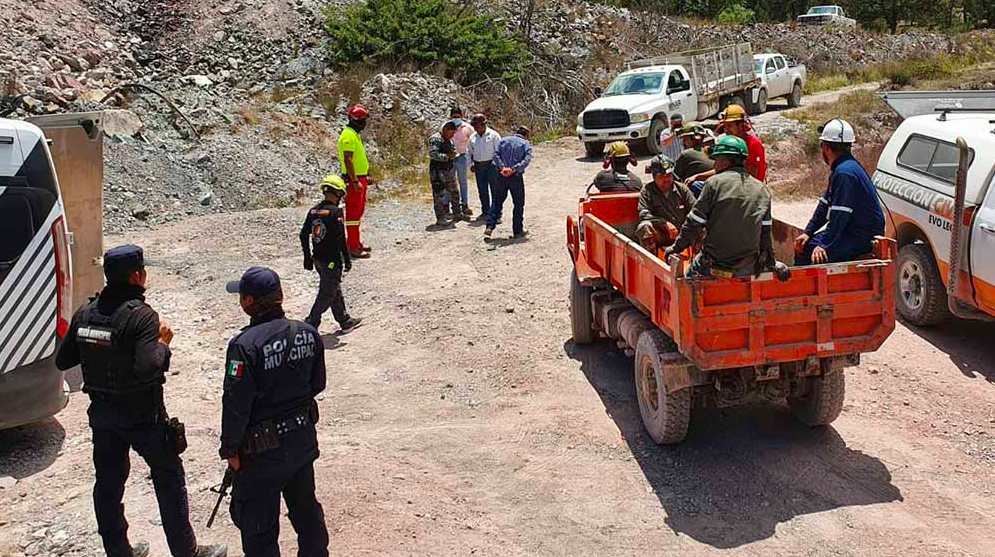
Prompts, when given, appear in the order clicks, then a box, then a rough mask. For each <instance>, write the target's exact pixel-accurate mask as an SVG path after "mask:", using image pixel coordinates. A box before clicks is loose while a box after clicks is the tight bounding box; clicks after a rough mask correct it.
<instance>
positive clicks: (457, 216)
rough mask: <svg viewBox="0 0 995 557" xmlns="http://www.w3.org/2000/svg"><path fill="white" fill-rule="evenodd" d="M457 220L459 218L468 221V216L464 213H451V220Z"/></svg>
mask: <svg viewBox="0 0 995 557" xmlns="http://www.w3.org/2000/svg"><path fill="white" fill-rule="evenodd" d="M458 220H461V221H464V222H470V217H468V216H466V214H465V213H460V214H458V215H453V222H456V221H458Z"/></svg>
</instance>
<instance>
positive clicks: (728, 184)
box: [666, 135, 775, 278]
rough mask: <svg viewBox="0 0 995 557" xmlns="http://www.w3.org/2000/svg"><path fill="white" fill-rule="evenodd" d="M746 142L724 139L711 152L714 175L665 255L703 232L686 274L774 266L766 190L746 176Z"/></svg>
mask: <svg viewBox="0 0 995 557" xmlns="http://www.w3.org/2000/svg"><path fill="white" fill-rule="evenodd" d="M747 156H748V150H747V147H746V142H745V141H743V140H742V139H740V138H738V137H735V136H733V135H726V136H725V137H723V138H722V139H720V140H719V141H718V143H716V145H715V147H714V148H713V149H712V150H711V157H712V158H714V159H715V172H716V174H715V176H712V177H711V178H709V179H708V180H706V181H705V186H704V188H703V189H702V191H701V196H700V197H698V200H697V201H696V202H695V204H694V207H693V208H692V209H691V212H690V213H688V218H687V220H686V221H684V226H683V227H682V228H681V232H680V234H679V235H678V237H677V240H676V241H675V242H674V245H672V246H670V247H669V248H667V251H666V256H667V257H669V256H670V255H672V254H674V253H680V252H682V251H684V250H685V249H687V248H688V247H690V246H691V245H692V244H694V243H695V242H696V241H697V240H698V238H699V236H700V235H701V231H702V229H707V231H708V234H707V235H706V236H705V239H704V242H703V246H702V251H701V253H699V254H698V255H697V256H696V257H695V258H694V260H693V261H692V262H691V265H690V267H689V268H688V271H687V273H686V276H716V277H721V278H732V277H734V276H735V277H745V276H750V275H753V274H758V273H760V272H761V271H762V270H767V269H773V268H774V265H775V261H774V251H773V243H772V239H771V235H770V231H771V225H772V224H773V221H772V219H771V208H770V205H771V197H772V196H771V193H770V189H769V188H768V187H767V186H765V185H764V184H763V183H762V182H760V181H759V180H757V179H756V178H754V177H752V176H750V174H749V172H747V170H746V167H745V166H744V163H745V161H746V158H747Z"/></svg>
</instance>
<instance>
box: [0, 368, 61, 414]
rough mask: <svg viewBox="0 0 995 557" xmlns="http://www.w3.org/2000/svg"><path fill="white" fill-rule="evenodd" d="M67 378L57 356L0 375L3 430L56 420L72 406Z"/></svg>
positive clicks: (0, 407)
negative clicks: (68, 405) (52, 417)
mask: <svg viewBox="0 0 995 557" xmlns="http://www.w3.org/2000/svg"><path fill="white" fill-rule="evenodd" d="M65 377H66V374H65V372H63V371H60V370H59V369H58V368H57V367H55V356H51V357H48V358H45V359H44V360H38V361H37V362H34V363H32V364H28V365H26V366H23V367H19V368H17V369H15V370H13V371H9V372H7V373H4V374H3V375H0V429H8V428H12V427H17V426H19V425H24V424H28V423H31V422H36V421H38V420H42V419H45V418H47V417H49V416H54V415H55V414H57V413H59V411H60V410H62V409H63V408H65V407H66V404H68V403H69V387H68V385H66V381H65Z"/></svg>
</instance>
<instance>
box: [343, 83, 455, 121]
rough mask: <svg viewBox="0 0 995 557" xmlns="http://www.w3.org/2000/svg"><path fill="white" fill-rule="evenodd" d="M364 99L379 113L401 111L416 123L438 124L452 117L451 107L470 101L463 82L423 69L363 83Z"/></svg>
mask: <svg viewBox="0 0 995 557" xmlns="http://www.w3.org/2000/svg"><path fill="white" fill-rule="evenodd" d="M362 101H363V103H365V104H366V105H367V106H368V107H369V108H371V109H373V110H374V112H375V113H378V114H387V115H389V114H393V113H397V112H398V111H400V112H401V113H403V114H404V115H405V116H407V117H408V119H410V120H411V121H412V122H414V123H417V124H421V123H425V124H427V125H430V126H435V125H436V124H439V123H442V122H444V121H445V120H446V119H448V118H449V110H450V107H452V106H453V105H463V104H466V101H467V96H466V95H465V94H464V93H462V91H461V88H460V86H459V85H457V84H456V83H454V82H453V81H451V80H449V79H445V78H439V77H435V76H431V75H425V74H421V73H400V74H377V75H376V76H374V77H373V79H371V80H369V81H367V82H366V84H364V85H363V92H362ZM343 123H344V121H343Z"/></svg>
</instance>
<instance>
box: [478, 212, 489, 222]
mask: <svg viewBox="0 0 995 557" xmlns="http://www.w3.org/2000/svg"><path fill="white" fill-rule="evenodd" d="M476 220H478V221H482V220H487V213H486V212H484V211H481V213H480V214H479V215H477V219H476Z"/></svg>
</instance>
